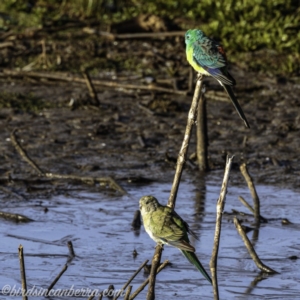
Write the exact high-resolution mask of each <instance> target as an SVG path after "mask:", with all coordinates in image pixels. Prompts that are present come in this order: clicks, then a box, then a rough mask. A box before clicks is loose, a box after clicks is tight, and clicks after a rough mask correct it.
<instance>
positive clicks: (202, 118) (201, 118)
mask: <svg viewBox="0 0 300 300" xmlns="http://www.w3.org/2000/svg"><path fill="white" fill-rule="evenodd" d="M202 90H203V89H202ZM196 131H197V160H198V167H199V170H200V171H208V161H207V147H208V139H207V112H206V99H205V97H204V92H203V91H202V93H201V96H200V101H199V103H198V112H197V126H196Z"/></svg>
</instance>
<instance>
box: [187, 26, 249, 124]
mask: <svg viewBox="0 0 300 300" xmlns="http://www.w3.org/2000/svg"><path fill="white" fill-rule="evenodd" d="M185 44H186V57H187V60H188V62H189V63H190V65H191V66H192V67H193V68H194V69H195V71H197V72H198V73H199V74H202V75H206V76H212V77H214V78H215V79H216V80H218V82H219V83H220V84H221V85H222V86H223V87H224V89H225V91H226V92H227V94H228V96H229V98H230V99H231V101H232V103H233V105H234V107H235V109H236V111H237V112H238V114H239V116H240V118H241V119H242V120H243V121H244V123H245V125H246V127H248V128H250V126H249V123H248V121H247V119H246V117H245V115H244V112H243V110H242V108H241V106H240V104H239V103H238V101H237V99H236V97H235V95H234V93H233V90H232V86H233V85H235V80H234V78H233V77H232V76H231V75H230V73H229V72H228V70H227V58H226V54H225V51H224V49H223V47H222V46H221V45H220V44H218V43H217V42H215V41H214V40H212V39H210V38H208V37H207V36H206V35H205V34H204V33H203V32H202V31H201V30H199V29H189V30H188V31H187V32H186V34H185Z"/></svg>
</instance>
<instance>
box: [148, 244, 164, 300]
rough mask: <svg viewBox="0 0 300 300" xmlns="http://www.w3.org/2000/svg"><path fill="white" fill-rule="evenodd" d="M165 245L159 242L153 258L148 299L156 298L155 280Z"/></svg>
mask: <svg viewBox="0 0 300 300" xmlns="http://www.w3.org/2000/svg"><path fill="white" fill-rule="evenodd" d="M162 249H163V247H162V246H161V245H159V244H157V245H156V248H155V252H154V255H153V258H152V264H151V271H150V275H149V288H148V292H147V297H146V299H147V300H154V299H155V280H156V274H157V269H158V267H159V264H160V260H161V254H162Z"/></svg>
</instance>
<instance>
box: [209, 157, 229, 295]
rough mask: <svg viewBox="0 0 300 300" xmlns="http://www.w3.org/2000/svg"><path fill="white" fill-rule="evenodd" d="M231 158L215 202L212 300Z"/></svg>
mask: <svg viewBox="0 0 300 300" xmlns="http://www.w3.org/2000/svg"><path fill="white" fill-rule="evenodd" d="M232 160H233V157H230V158H229V157H227V161H226V167H225V172H224V177H223V183H222V187H221V191H220V196H219V199H218V201H217V217H216V229H215V236H214V246H213V251H212V256H211V260H210V263H209V265H210V271H211V275H212V283H213V289H214V299H215V300H217V299H219V289H218V278H217V259H218V252H219V244H220V236H221V228H222V214H223V211H224V206H225V199H226V193H227V185H228V180H229V174H230V169H231V164H232Z"/></svg>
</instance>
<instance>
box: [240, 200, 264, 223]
mask: <svg viewBox="0 0 300 300" xmlns="http://www.w3.org/2000/svg"><path fill="white" fill-rule="evenodd" d="M239 200H240V201H241V202H242V203H243V204H244V205H245V206H246V207H247V208H248V209H249V210H250V211H251V212H252V213H253V215H254V213H255V212H254V209H253V207H252V206H251V205H250V204H249V203H248V202H247V201H246V200H245V199H244V198H243V197H242V196H239ZM259 218H260V221H261V222H263V223H268V220H267V219H266V218H264V217H263V216H259Z"/></svg>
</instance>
